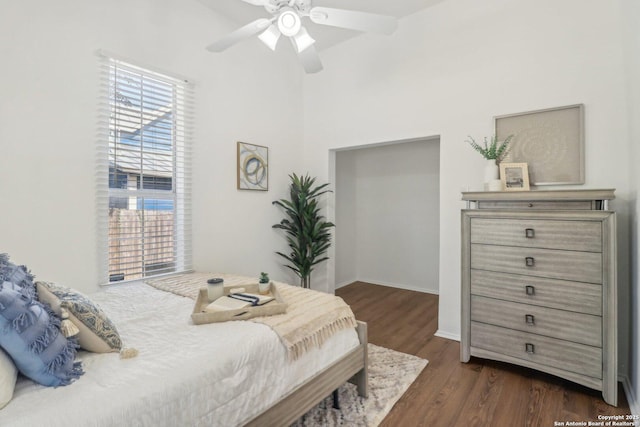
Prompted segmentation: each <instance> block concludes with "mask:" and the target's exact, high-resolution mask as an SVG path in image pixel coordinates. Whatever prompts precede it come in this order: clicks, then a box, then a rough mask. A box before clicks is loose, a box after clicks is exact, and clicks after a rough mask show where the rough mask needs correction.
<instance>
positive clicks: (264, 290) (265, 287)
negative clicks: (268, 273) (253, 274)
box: [258, 282, 271, 295]
mask: <svg viewBox="0 0 640 427" xmlns="http://www.w3.org/2000/svg"><path fill="white" fill-rule="evenodd" d="M270 290H271V282H264V283H263V282H258V292H259V293H260V294H261V295H266V294H268V293H269V291H270Z"/></svg>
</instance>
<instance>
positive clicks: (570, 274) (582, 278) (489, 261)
mask: <svg viewBox="0 0 640 427" xmlns="http://www.w3.org/2000/svg"><path fill="white" fill-rule="evenodd" d="M471 268H474V269H478V270H488V271H497V272H503V273H513V274H524V275H527V276H538V277H548V278H552V279H562V280H572V281H576V282H587V283H602V255H601V254H599V253H593V252H576V251H561V250H555V249H536V248H520V247H512V246H494V245H481V244H472V245H471Z"/></svg>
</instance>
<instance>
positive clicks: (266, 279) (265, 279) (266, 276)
mask: <svg viewBox="0 0 640 427" xmlns="http://www.w3.org/2000/svg"><path fill="white" fill-rule="evenodd" d="M260 283H269V274H267V273H265V272H262V273H260Z"/></svg>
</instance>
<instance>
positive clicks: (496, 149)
mask: <svg viewBox="0 0 640 427" xmlns="http://www.w3.org/2000/svg"><path fill="white" fill-rule="evenodd" d="M512 138H513V135H509V136H508V137H506V138H505V140H504V141H502V142H501V143H498V137H497V136H495V135H494V136H493V137H492V138H491V142H489V141H488V140H487V137H486V136H485V137H484V144H483V145H480V144H478V143H477V142H476V141H475V139H473V138H472V137H471V136H469V139H467V140H466V142H468V143H469V144H470V145H471V147H473V149H474V150H476V151H477V152H478V153H480V154H481V155H482V157H484V158H485V159H487V160H495V161H496V163H500V162H501V161H502V159H503V158H504V156H506V155H507V152H509V143H510V142H511V139H512Z"/></svg>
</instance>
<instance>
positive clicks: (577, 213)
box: [460, 190, 618, 405]
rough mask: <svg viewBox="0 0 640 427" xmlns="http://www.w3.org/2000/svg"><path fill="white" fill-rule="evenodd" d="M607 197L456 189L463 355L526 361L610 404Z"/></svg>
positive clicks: (612, 351)
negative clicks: (460, 203) (459, 197)
mask: <svg viewBox="0 0 640 427" xmlns="http://www.w3.org/2000/svg"><path fill="white" fill-rule="evenodd" d="M613 198H614V196H613V190H570V191H569V190H560V191H531V192H478V193H463V200H466V201H467V202H468V209H465V210H463V211H462V289H461V296H462V301H461V302H462V319H461V320H462V324H461V326H462V327H461V346H460V358H461V360H462V361H463V362H468V361H469V360H470V357H471V356H474V357H480V358H487V359H493V360H500V361H503V362H509V363H514V364H518V365H522V366H526V367H529V368H533V369H537V370H540V371H544V372H547V373H550V374H553V375H556V376H559V377H562V378H565V379H567V380H570V381H574V382H576V383H579V384H582V385H584V386H587V387H590V388H594V389H597V390H601V391H602V395H603V398H604V400H605V401H606V402H607V403H609V404H611V405H616V404H617V375H618V374H617V310H616V304H617V290H616V234H615V233H616V217H615V213H614V212H612V211H609V210H608V209H607V208H608V201H609V200H611V199H613ZM471 203H473V204H475V206H473V207H474V209H471V207H472V206H471Z"/></svg>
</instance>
